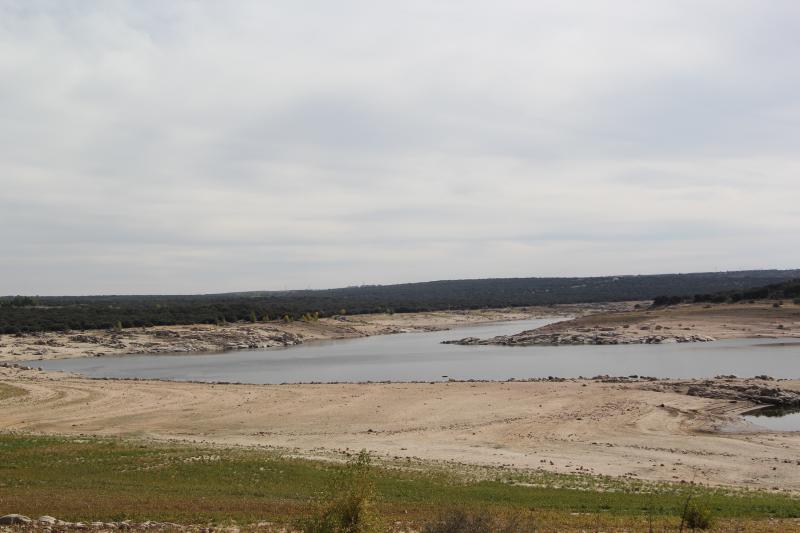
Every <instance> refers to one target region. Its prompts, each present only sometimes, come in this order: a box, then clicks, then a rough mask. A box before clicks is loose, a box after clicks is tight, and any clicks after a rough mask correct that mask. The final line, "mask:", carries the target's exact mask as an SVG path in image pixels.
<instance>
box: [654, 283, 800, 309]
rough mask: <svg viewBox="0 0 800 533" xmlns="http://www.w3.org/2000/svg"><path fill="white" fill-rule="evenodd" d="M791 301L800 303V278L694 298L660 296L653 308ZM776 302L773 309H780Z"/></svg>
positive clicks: (699, 295) (705, 294) (655, 300)
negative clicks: (755, 301) (678, 305)
mask: <svg viewBox="0 0 800 533" xmlns="http://www.w3.org/2000/svg"><path fill="white" fill-rule="evenodd" d="M783 299H790V300H793V301H794V303H800V278H799V279H791V280H788V281H784V282H781V283H772V284H770V285H765V286H761V287H753V288H748V289H743V290H726V291H719V292H715V293H703V294H695V295H694V296H680V295H666V294H664V295H660V296H657V297H656V298H654V299H653V307H666V306H670V305H677V304H680V303H689V302H691V303H736V302H741V301H749V300H783ZM780 306H781V303H780V302H775V303H774V304H773V307H780Z"/></svg>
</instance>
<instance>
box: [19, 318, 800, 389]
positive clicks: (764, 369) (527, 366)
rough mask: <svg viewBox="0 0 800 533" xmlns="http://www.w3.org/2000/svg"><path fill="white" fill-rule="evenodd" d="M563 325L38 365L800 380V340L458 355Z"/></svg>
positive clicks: (357, 376) (238, 373)
mask: <svg viewBox="0 0 800 533" xmlns="http://www.w3.org/2000/svg"><path fill="white" fill-rule="evenodd" d="M556 320H558V319H555V318H554V319H538V320H526V321H515V322H502V323H493V324H483V325H478V326H469V327H461V328H457V329H452V330H448V331H435V332H424V333H403V334H396V335H376V336H374V337H365V338H358V339H348V340H336V341H323V342H310V343H307V344H302V345H299V346H293V347H289V348H272V349H261V350H242V351H233V352H225V353H213V354H191V355H187V354H178V355H124V356H108V357H91V358H89V357H86V358H78V359H61V360H52V361H36V362H35V363H34V366H41V367H42V368H45V369H47V370H66V371H70V372H76V373H80V374H83V375H86V376H90V377H111V378H154V379H167V380H179V381H183V380H191V381H231V382H242V383H299V382H334V381H351V382H352V381H434V380H443V379H444V380H446V379H448V378H453V379H458V380H466V379H478V380H480V379H487V380H505V379H510V378H514V379H525V378H541V377H548V376H558V377H578V376H584V377H591V376H595V375H600V374H608V375H614V376H621V375H625V376H627V375H633V374H637V375H640V376H655V377H673V378H692V377H714V376H717V375H720V374H735V375H737V376H741V377H750V376H756V375H761V374H767V375H770V376H773V377H780V378H797V377H800V340H798V341H796V342H793V341H787V340H786V339H781V340H778V339H737V340H726V341H717V342H708V343H686V344H661V345H641V344H634V345H616V346H514V347H509V346H459V345H449V344H440V343H441V341H443V340H452V339H460V338H463V337H468V336H472V337H481V338H486V337H492V336H495V335H508V334H511V333H517V332H520V331H523V330H527V329H533V328H535V327H539V326H542V325H545V324H548V323H552V322H555V321H556Z"/></svg>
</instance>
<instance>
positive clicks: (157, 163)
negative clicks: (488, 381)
mask: <svg viewBox="0 0 800 533" xmlns="http://www.w3.org/2000/svg"><path fill="white" fill-rule="evenodd" d="M0 6H1V7H0V228H2V229H0V232H2V233H0V236H1V237H2V238H1V239H0V250H1V251H0V294H17V293H22V294H87V293H195V292H222V291H231V290H257V289H285V288H323V287H334V286H345V285H357V284H362V283H394V282H406V281H422V280H432V279H452V278H471V277H507V276H571V275H603V274H628V273H630V274H633V273H657V272H659V273H660V272H690V271H709V270H738V269H751V268H794V267H800V68H799V67H798V61H799V60H800V2H797V1H796V0H788V1H780V0H771V1H769V2H765V1H763V0H754V1H736V0H720V1H698V0H691V1H679V0H672V1H663V0H658V1H644V0H630V1H623V0H620V1H591V2H587V1H574V2H570V1H563V0H558V1H556V0H554V1H531V0H525V1H518V2H516V1H496V2H486V1H481V2H477V1H470V0H459V1H453V2H448V1H437V2H431V1H430V0H421V1H415V0H404V1H402V2H381V1H375V0H365V1H363V2H358V1H348V0H339V1H336V2H331V1H327V0H326V1H319V2H315V1H300V0H298V1H285V2H268V1H252V2H247V1H242V0H237V1H235V2H217V1H208V2H182V1H177V0H170V1H169V2H165V1H163V0H154V1H143V0H132V1H129V2H127V1H122V0H120V1H100V0H98V1H94V2H92V1H81V2H78V1H75V2H72V1H63V0H54V1H52V2H44V1H42V2H40V1H35V0H19V1H10V0H0Z"/></svg>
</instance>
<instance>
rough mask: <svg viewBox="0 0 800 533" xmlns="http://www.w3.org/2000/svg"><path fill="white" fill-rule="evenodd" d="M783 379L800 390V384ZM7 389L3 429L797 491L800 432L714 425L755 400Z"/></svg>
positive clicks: (341, 389) (542, 391)
mask: <svg viewBox="0 0 800 533" xmlns="http://www.w3.org/2000/svg"><path fill="white" fill-rule="evenodd" d="M778 383H779V385H780V387H782V388H785V389H786V388H788V389H794V390H800V382H789V381H781V382H778ZM3 384H4V385H3ZM0 387H2V388H0V393H2V392H3V389H4V390H5V394H0V398H2V397H4V398H5V399H2V400H0V427H2V428H3V430H5V431H24V432H36V433H51V434H68V435H109V436H124V437H137V438H150V439H159V440H171V439H179V440H185V441H190V442H203V443H217V444H221V445H247V446H272V447H279V448H285V449H288V450H290V451H291V452H292V453H296V454H299V455H303V456H310V457H325V456H326V454H327V455H329V454H331V453H332V452H335V451H341V450H345V449H350V450H360V449H362V448H366V449H368V450H371V451H373V452H375V453H377V454H380V455H386V456H388V457H391V458H395V457H397V458H405V457H413V458H419V459H425V460H434V461H439V460H441V461H454V462H458V463H465V464H481V465H511V466H514V467H519V468H543V469H546V470H549V471H553V472H560V473H568V472H572V473H591V474H603V475H610V476H627V477H631V478H635V479H641V480H656V481H680V480H684V481H695V482H702V483H710V484H719V485H736V486H738V487H754V488H755V487H757V488H767V489H778V490H786V491H792V492H800V433H759V432H753V431H747V430H742V431H738V432H725V431H717V430H718V429H719V428H720V427H723V426H725V425H727V424H730V423H732V422H733V421H734V420H735V419H736V415H737V414H738V413H740V412H742V411H743V410H746V409H747V408H749V407H750V406H751V405H752V404H750V403H748V402H735V401H731V400H719V399H717V400H714V399H707V398H701V397H696V396H688V395H686V394H681V393H678V392H675V391H668V392H658V391H654V390H646V388H647V384H644V383H603V382H599V381H590V380H569V381H564V382H547V381H544V382H541V381H540V382H478V383H470V382H450V383H448V382H440V383H396V384H329V385H213V384H200V383H169V382H160V381H114V380H90V379H84V378H79V377H74V376H69V375H65V374H61V373H46V372H40V371H36V370H20V369H16V368H3V367H0ZM9 387H13V389H11V388H9ZM22 391H24V393H23V394H21V395H19V394H18V395H16V396H14V395H12V394H11V392H16V393H20V392H22Z"/></svg>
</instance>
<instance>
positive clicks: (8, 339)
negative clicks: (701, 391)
mask: <svg viewBox="0 0 800 533" xmlns="http://www.w3.org/2000/svg"><path fill="white" fill-rule="evenodd" d="M635 305H641V302H616V303H598V304H575V305H556V306H541V307H522V308H504V309H480V310H452V311H432V312H424V313H394V314H371V315H352V316H350V315H341V316H335V317H329V318H320V319H318V320H309V321H302V320H297V321H292V322H283V321H270V322H256V323H249V322H248V323H232V324H226V325H219V326H217V325H209V324H195V325H183V326H153V327H148V328H125V329H122V330H87V331H70V332H42V333H28V334H17V335H12V334H4V335H0V362H2V361H31V360H49V359H67V358H76V357H102V356H108V355H128V354H174V353H197V354H200V353H220V352H229V351H235V350H247V349H258V348H278V347H288V346H295V345H299V344H303V343H307V342H309V341H318V340H337V339H352V338H360V337H369V336H374V335H390V334H396V333H406V332H423V331H444V330H447V329H450V328H454V327H462V326H468V325H479V324H489V323H493V322H506V321H521V320H526V319H533V318H544V317H557V318H561V319H565V320H566V319H569V318H573V317H576V316H583V315H587V314H595V313H604V312H619V311H623V310H629V309H633V307H634V306H635Z"/></svg>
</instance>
